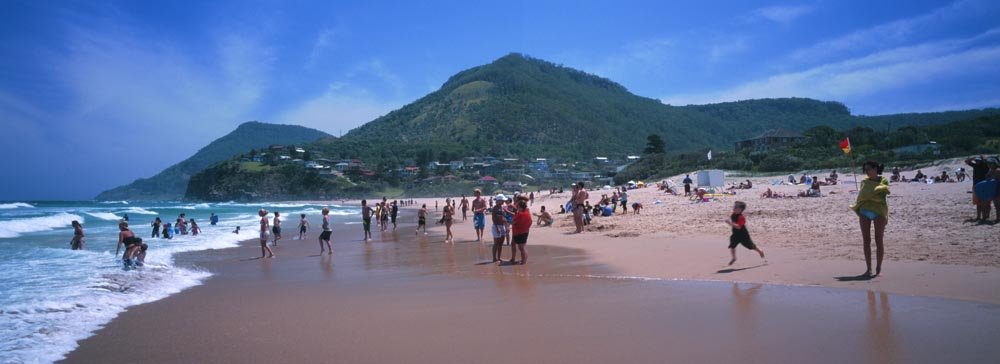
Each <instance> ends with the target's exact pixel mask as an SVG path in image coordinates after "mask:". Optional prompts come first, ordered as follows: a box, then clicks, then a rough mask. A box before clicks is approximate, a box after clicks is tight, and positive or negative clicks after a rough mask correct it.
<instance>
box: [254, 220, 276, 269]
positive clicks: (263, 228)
mask: <svg viewBox="0 0 1000 364" xmlns="http://www.w3.org/2000/svg"><path fill="white" fill-rule="evenodd" d="M257 216H260V257H261V258H264V257H265V256H266V257H267V258H274V252H272V251H271V248H268V247H267V238H268V236H267V235H268V233H269V230H271V229H270V225H271V224H270V223H268V221H267V210H264V209H260V211H257ZM265 253H266V254H265Z"/></svg>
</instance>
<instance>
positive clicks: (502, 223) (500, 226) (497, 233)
mask: <svg viewBox="0 0 1000 364" xmlns="http://www.w3.org/2000/svg"><path fill="white" fill-rule="evenodd" d="M494 200H496V201H497V203H496V205H494V206H493V208H492V209H490V218H491V220H492V221H493V262H494V263H499V262H501V260H500V255H501V253H502V252H503V242H504V240H506V239H507V232H508V231H509V229H508V226H507V219H506V218H504V211H503V210H504V209H503V202H504V201H507V196H504V195H503V194H502V193H501V194H498V195H497V196H496V198H494Z"/></svg>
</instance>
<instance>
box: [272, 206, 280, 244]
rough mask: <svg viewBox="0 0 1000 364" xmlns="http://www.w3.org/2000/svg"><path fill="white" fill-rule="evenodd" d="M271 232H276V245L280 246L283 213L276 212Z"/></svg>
mask: <svg viewBox="0 0 1000 364" xmlns="http://www.w3.org/2000/svg"><path fill="white" fill-rule="evenodd" d="M271 232H272V233H274V246H278V240H281V213H280V212H277V211H275V212H274V225H272V226H271Z"/></svg>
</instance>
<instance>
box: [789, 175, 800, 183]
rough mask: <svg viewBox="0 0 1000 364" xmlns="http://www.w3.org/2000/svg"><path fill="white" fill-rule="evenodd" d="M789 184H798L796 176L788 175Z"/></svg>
mask: <svg viewBox="0 0 1000 364" xmlns="http://www.w3.org/2000/svg"><path fill="white" fill-rule="evenodd" d="M788 184H790V185H797V184H798V183H795V176H793V175H788Z"/></svg>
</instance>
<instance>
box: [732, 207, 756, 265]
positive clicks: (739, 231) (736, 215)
mask: <svg viewBox="0 0 1000 364" xmlns="http://www.w3.org/2000/svg"><path fill="white" fill-rule="evenodd" d="M746 209H747V204H746V202H743V201H736V202H735V203H734V204H733V213H732V215H729V219H728V220H722V221H723V222H725V223H726V225H729V227H731V228H732V229H733V232H732V234H731V235H729V253H730V254H731V255H732V256H733V259H732V260H730V261H729V265H733V263H736V246H737V245H743V247H745V248H747V249H750V250H753V251H755V252H757V254H760V258H761V259H764V251H763V250H760V248H758V247H757V245H756V244H754V243H753V240H752V239H750V232H748V231H747V220H746V217H744V216H743V212H744V211H746Z"/></svg>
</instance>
